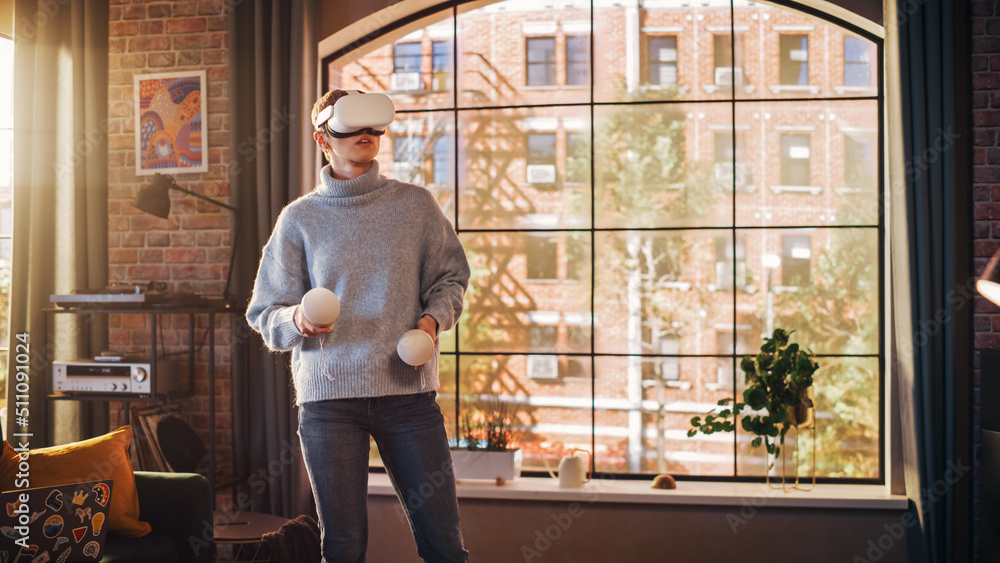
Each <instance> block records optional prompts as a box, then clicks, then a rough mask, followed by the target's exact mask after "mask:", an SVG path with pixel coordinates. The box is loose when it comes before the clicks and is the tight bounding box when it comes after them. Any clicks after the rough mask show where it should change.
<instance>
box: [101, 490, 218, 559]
mask: <svg viewBox="0 0 1000 563" xmlns="http://www.w3.org/2000/svg"><path fill="white" fill-rule="evenodd" d="M135 488H136V493H137V495H138V497H139V519H140V520H143V521H145V522H149V524H150V526H151V527H152V531H151V532H150V533H149V534H147V535H145V536H142V537H125V536H118V535H114V534H109V535H108V539H107V542H106V544H105V549H104V557H103V558H102V559H101V563H133V562H134V563H202V562H205V563H207V562H210V561H215V544H214V541H213V536H212V490H211V488H210V486H209V483H208V479H206V478H205V477H203V476H201V475H198V474H196V473H159V472H150V471H136V472H135Z"/></svg>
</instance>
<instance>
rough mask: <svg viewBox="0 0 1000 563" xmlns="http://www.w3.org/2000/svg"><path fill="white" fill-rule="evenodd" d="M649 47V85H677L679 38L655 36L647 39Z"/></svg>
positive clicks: (674, 36)
mask: <svg viewBox="0 0 1000 563" xmlns="http://www.w3.org/2000/svg"><path fill="white" fill-rule="evenodd" d="M647 46H648V47H649V78H648V81H649V84H652V85H655V86H676V85H677V36H676V35H655V36H651V37H649V38H648V39H647Z"/></svg>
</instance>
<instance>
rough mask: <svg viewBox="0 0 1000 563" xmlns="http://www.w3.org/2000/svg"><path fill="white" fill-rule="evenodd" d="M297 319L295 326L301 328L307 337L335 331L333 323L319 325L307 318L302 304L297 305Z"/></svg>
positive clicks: (295, 317)
mask: <svg viewBox="0 0 1000 563" xmlns="http://www.w3.org/2000/svg"><path fill="white" fill-rule="evenodd" d="M293 320H294V321H295V328H297V329H299V332H301V333H302V334H303V335H304V336H305V337H306V338H312V337H314V336H319V335H321V334H329V333H331V332H333V325H330V326H328V327H327V326H319V325H318V324H314V323H313V322H312V321H310V320H309V319H307V318H306V315H305V313H303V312H302V305H296V306H295V316H294V317H293Z"/></svg>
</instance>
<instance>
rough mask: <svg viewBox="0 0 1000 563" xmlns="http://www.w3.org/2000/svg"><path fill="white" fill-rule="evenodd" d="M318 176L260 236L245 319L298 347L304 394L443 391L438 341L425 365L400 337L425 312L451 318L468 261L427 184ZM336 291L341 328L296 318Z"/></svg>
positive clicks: (302, 397)
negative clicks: (310, 328)
mask: <svg viewBox="0 0 1000 563" xmlns="http://www.w3.org/2000/svg"><path fill="white" fill-rule="evenodd" d="M320 176H321V178H322V183H321V184H320V185H319V186H318V187H317V188H316V189H315V190H314V191H312V192H310V193H309V194H307V195H305V196H302V197H301V198H299V199H297V200H295V201H293V202H292V203H290V204H288V206H287V207H285V208H284V209H283V210H282V212H281V214H280V215H279V216H278V221H277V224H276V225H275V227H274V232H273V233H272V234H271V238H270V240H268V242H267V245H265V246H264V252H263V255H262V256H261V260H260V267H259V269H258V271H257V279H256V281H255V282H254V289H253V297H252V298H251V300H250V305H249V306H248V308H247V320H248V321H249V323H250V326H252V327H253V328H254V330H256V331H258V332H260V334H261V336H263V339H264V343H265V344H266V345H267V347H268V348H270V349H271V350H274V351H285V350H291V351H292V378H293V379H294V381H295V392H296V393H295V394H296V399H295V400H296V404H302V403H308V402H311V401H322V400H326V399H343V398H353V397H379V396H384V395H405V394H410V393H419V392H424V391H432V390H436V389H437V388H438V386H439V384H438V351H437V350H435V353H434V356H433V357H432V358H431V360H430V361H429V362H428V363H427V364H426V365H424V366H423V367H422V368H421V369H420V371H419V372H417V371H415V370H414V368H413V367H412V366H409V365H407V364H405V363H404V362H403V360H401V359H400V358H399V355H398V354H397V353H396V343H397V342H398V340H399V337H400V336H402V335H403V333H404V332H406V331H407V330H410V329H413V328H416V326H417V321H418V320H419V319H420V317H422V316H423V315H430V316H432V317H434V320H436V321H437V324H438V332H442V331H445V330H448V329H450V328H451V327H453V326H455V323H456V322H457V321H458V316H459V315H460V314H461V312H462V299H463V297H464V295H465V289H466V287H467V286H468V283H469V263H468V261H467V260H466V257H465V250H464V249H463V248H462V244H461V243H460V242H459V240H458V236H457V235H456V234H455V230H454V228H453V227H452V226H451V224H450V223H449V222H448V220H447V218H445V216H444V214H443V213H442V212H441V208H440V207H439V206H438V204H437V202H436V201H435V199H434V196H432V195H431V193H430V192H429V191H427V190H426V189H424V188H421V187H419V186H415V185H412V184H405V183H402V182H398V181H396V180H389V179H387V178H386V177H385V176H381V175H379V167H378V162H372V167H371V169H370V170H369V171H368V172H366V173H364V174H362V175H361V176H358V177H357V178H352V179H350V180H335V179H334V178H333V176H332V175H331V173H330V167H329V166H327V167H325V168H324V169H323V171H322V174H321V175H320ZM314 287H326V288H327V289H330V290H331V291H333V292H334V293H335V294H337V297H339V298H340V306H341V310H340V317H338V318H337V322H336V324H335V325H334V327H333V332H332V333H330V334H326V335H321V336H318V337H314V338H306V337H305V336H303V335H302V333H300V332H299V330H298V329H297V328H296V327H295V322H294V321H293V320H292V319H293V316H294V314H295V309H296V307H297V306H298V304H299V302H300V301H301V300H302V296H303V295H304V294H305V293H306V292H307V291H309V290H310V289H312V288H314Z"/></svg>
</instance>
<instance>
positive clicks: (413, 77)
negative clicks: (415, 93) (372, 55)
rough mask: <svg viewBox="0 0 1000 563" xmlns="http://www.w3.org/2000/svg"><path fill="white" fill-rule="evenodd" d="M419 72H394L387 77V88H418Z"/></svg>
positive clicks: (419, 86) (406, 89)
mask: <svg viewBox="0 0 1000 563" xmlns="http://www.w3.org/2000/svg"><path fill="white" fill-rule="evenodd" d="M420 83H421V79H420V73H419V72H394V73H392V76H391V77H390V78H389V88H391V89H392V90H396V91H410V90H420V88H421V84H420Z"/></svg>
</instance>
